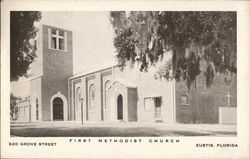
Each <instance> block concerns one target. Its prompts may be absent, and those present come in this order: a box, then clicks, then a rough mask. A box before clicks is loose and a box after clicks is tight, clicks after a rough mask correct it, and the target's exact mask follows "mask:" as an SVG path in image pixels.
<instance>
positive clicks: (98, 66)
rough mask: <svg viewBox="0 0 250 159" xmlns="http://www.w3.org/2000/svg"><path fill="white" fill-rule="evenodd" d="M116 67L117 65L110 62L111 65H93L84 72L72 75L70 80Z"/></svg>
mask: <svg viewBox="0 0 250 159" xmlns="http://www.w3.org/2000/svg"><path fill="white" fill-rule="evenodd" d="M116 66H118V64H116V63H114V62H112V63H101V64H98V65H95V66H94V67H91V68H88V69H85V70H83V71H81V72H79V73H77V74H75V75H73V76H72V77H71V78H70V79H74V78H77V77H81V76H84V75H88V74H91V73H94V72H98V71H102V70H105V69H108V68H112V67H116Z"/></svg>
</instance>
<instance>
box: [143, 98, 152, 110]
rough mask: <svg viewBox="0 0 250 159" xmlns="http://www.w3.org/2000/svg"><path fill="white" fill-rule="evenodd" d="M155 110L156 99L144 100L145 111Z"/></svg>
mask: <svg viewBox="0 0 250 159" xmlns="http://www.w3.org/2000/svg"><path fill="white" fill-rule="evenodd" d="M152 108H154V98H144V110H152Z"/></svg>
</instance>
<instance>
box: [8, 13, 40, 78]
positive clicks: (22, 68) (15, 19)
mask: <svg viewBox="0 0 250 159" xmlns="http://www.w3.org/2000/svg"><path fill="white" fill-rule="evenodd" d="M40 19H41V13H40V12H36V11H11V12H10V80H11V81H16V80H18V79H19V77H23V76H24V77H27V75H28V74H27V70H28V69H29V66H30V64H31V63H32V62H33V60H34V58H35V57H36V55H35V52H34V51H32V46H31V44H30V41H29V40H30V39H32V38H34V37H35V36H36V32H37V29H36V28H35V26H34V22H36V21H39V20H40Z"/></svg>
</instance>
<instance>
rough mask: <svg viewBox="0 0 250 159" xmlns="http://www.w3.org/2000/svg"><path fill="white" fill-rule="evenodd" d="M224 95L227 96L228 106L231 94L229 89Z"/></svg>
mask: <svg viewBox="0 0 250 159" xmlns="http://www.w3.org/2000/svg"><path fill="white" fill-rule="evenodd" d="M226 97H227V106H228V107H230V98H231V94H230V92H229V91H228V93H227V95H226Z"/></svg>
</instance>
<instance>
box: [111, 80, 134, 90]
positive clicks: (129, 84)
mask: <svg viewBox="0 0 250 159" xmlns="http://www.w3.org/2000/svg"><path fill="white" fill-rule="evenodd" d="M116 82H118V83H121V84H122V85H124V86H125V87H130V88H136V85H134V84H132V83H130V82H128V81H126V80H124V79H119V78H116V79H114V80H113V81H112V83H111V85H110V86H109V88H111V87H112V85H114V84H115V83H116Z"/></svg>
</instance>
